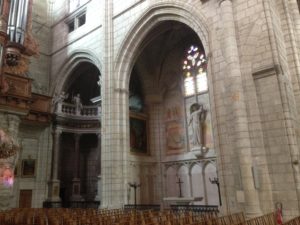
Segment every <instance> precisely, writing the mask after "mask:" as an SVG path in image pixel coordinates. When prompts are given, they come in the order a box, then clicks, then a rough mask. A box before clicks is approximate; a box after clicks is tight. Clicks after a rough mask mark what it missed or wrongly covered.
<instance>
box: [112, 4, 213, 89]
mask: <svg viewBox="0 0 300 225" xmlns="http://www.w3.org/2000/svg"><path fill="white" fill-rule="evenodd" d="M195 15H198V16H195ZM162 21H177V22H181V23H183V24H185V25H187V26H188V27H190V28H191V29H192V30H194V31H195V33H196V34H197V35H198V37H199V39H200V40H201V42H202V44H203V47H204V50H205V52H206V53H208V52H210V50H209V29H208V22H207V20H206V18H205V17H204V16H203V15H202V14H201V12H199V10H197V9H195V8H192V7H190V6H188V5H186V4H184V3H175V4H174V3H172V4H170V3H159V4H155V5H153V6H152V7H150V8H149V9H148V10H147V11H146V12H145V13H144V14H143V15H142V16H141V17H140V19H139V20H138V22H137V23H136V24H135V25H134V26H133V27H132V29H130V30H129V32H128V33H127V35H126V37H125V39H124V41H123V43H122V44H121V47H120V48H119V49H120V50H119V52H118V53H117V56H116V60H115V65H114V68H115V72H116V79H115V80H116V84H115V87H116V89H119V90H127V89H128V85H129V79H130V72H131V70H132V67H133V64H134V62H135V61H136V58H137V57H138V56H139V53H140V52H141V51H142V50H143V48H142V46H141V43H142V42H143V40H144V39H145V37H146V35H147V34H148V33H149V32H150V31H151V30H152V29H153V28H154V27H155V26H156V25H157V24H158V23H160V22H162Z"/></svg>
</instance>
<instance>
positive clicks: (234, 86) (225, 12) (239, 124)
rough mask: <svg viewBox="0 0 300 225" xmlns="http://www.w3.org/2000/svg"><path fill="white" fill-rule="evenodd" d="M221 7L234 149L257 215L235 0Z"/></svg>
mask: <svg viewBox="0 0 300 225" xmlns="http://www.w3.org/2000/svg"><path fill="white" fill-rule="evenodd" d="M220 8H221V19H222V22H223V23H222V24H223V34H222V38H221V44H222V48H223V51H222V53H223V57H224V59H225V62H226V69H227V71H226V80H225V85H226V87H225V88H226V96H225V101H226V105H227V109H226V110H227V114H228V118H227V123H228V124H229V125H230V127H231V132H230V137H231V144H232V148H233V149H234V153H235V154H237V156H238V160H239V161H238V162H237V163H238V164H239V168H240V174H241V180H242V188H243V190H242V191H243V194H244V199H245V201H244V206H245V212H246V214H247V216H249V217H254V216H257V215H260V214H261V209H260V204H259V199H258V193H257V191H256V189H255V186H254V180H253V176H252V155H251V144H250V135H249V129H248V120H247V112H246V106H245V102H244V93H243V86H242V78H241V70H240V62H239V53H238V47H237V40H236V31H235V23H234V17H233V8H232V1H231V0H221V1H220Z"/></svg>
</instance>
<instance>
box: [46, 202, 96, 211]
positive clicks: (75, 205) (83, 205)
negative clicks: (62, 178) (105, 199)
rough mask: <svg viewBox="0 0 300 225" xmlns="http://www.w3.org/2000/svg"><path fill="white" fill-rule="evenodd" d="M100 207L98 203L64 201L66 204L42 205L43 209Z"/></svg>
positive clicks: (50, 203)
mask: <svg viewBox="0 0 300 225" xmlns="http://www.w3.org/2000/svg"><path fill="white" fill-rule="evenodd" d="M99 206H100V201H66V202H50V201H46V202H44V203H43V207H44V208H82V209H87V208H93V209H97V208H99Z"/></svg>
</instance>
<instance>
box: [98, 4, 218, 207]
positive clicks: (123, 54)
mask: <svg viewBox="0 0 300 225" xmlns="http://www.w3.org/2000/svg"><path fill="white" fill-rule="evenodd" d="M195 15H198V16H195ZM166 21H175V22H180V23H183V24H185V25H186V26H187V27H189V28H190V29H192V30H193V31H195V33H196V34H197V36H198V37H199V39H200V40H201V41H203V43H202V44H203V46H204V49H205V51H206V52H207V53H209V49H210V47H209V41H208V40H209V32H208V28H207V22H206V21H205V19H204V17H203V16H202V15H201V14H200V13H199V12H197V11H195V9H192V8H187V7H186V6H185V5H184V4H172V5H170V4H164V3H162V4H156V5H154V6H152V7H151V8H149V9H148V10H147V11H146V12H145V13H144V14H143V15H142V17H141V18H140V19H139V20H138V22H137V23H136V24H135V25H134V26H133V28H132V29H131V30H130V31H129V32H128V35H127V36H126V38H125V40H124V41H123V43H122V45H121V48H120V51H119V52H118V54H117V56H116V60H115V61H114V62H115V64H114V73H112V74H111V75H112V76H114V78H115V79H113V86H114V90H113V91H112V93H111V96H109V97H107V98H104V99H103V104H104V105H107V104H108V101H109V99H112V96H113V99H114V100H115V102H114V106H113V108H110V109H107V113H104V114H103V121H109V120H110V121H111V122H110V123H108V122H107V123H105V124H104V123H103V130H105V132H104V133H103V139H105V140H107V141H105V140H104V141H105V143H106V144H105V145H106V146H103V148H102V150H103V153H104V154H105V156H104V155H103V157H106V162H107V166H105V165H104V168H102V171H103V172H104V173H105V174H107V176H106V177H103V183H104V187H103V189H102V191H103V193H102V196H103V197H104V199H103V205H102V206H104V207H106V206H108V207H110V206H111V205H113V207H118V206H120V204H122V203H123V202H127V201H126V192H127V183H128V179H129V176H130V175H129V172H128V168H127V165H128V160H129V154H128V152H129V122H128V119H127V118H128V117H129V111H128V87H129V79H130V73H131V70H132V68H133V65H134V62H135V60H136V58H137V57H138V55H139V54H140V53H141V50H142V49H143V46H142V42H143V40H144V39H145V38H146V36H147V35H148V34H149V32H150V31H151V30H152V29H153V28H154V27H155V26H156V25H157V24H159V23H162V22H166ZM211 91H212V90H211ZM104 110H106V109H104ZM112 113H113V114H114V120H111V115H112ZM106 118H107V119H106ZM116 121H120V122H116ZM112 138H113V139H114V140H115V141H114V145H113V149H114V151H113V153H112V149H111V148H109V146H111V144H112V141H111V139H112ZM114 155H115V156H118V159H120V163H118V164H116V162H115V160H114ZM103 157H102V158H103ZM109 162H111V163H109ZM112 163H113V164H114V165H115V166H114V167H111V166H110V167H109V166H108V165H109V164H112ZM119 172H120V173H119ZM117 173H118V174H119V176H118V180H119V184H118V185H117V186H118V192H119V193H120V194H119V195H118V196H112V193H111V189H113V188H114V187H116V185H115V184H113V182H114V181H115V180H117V178H116V177H115V179H113V177H112V176H111V175H110V174H117ZM105 184H106V185H105ZM122 193H123V194H122Z"/></svg>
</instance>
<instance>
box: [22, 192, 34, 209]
mask: <svg viewBox="0 0 300 225" xmlns="http://www.w3.org/2000/svg"><path fill="white" fill-rule="evenodd" d="M31 201H32V190H20V198H19V208H31Z"/></svg>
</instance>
